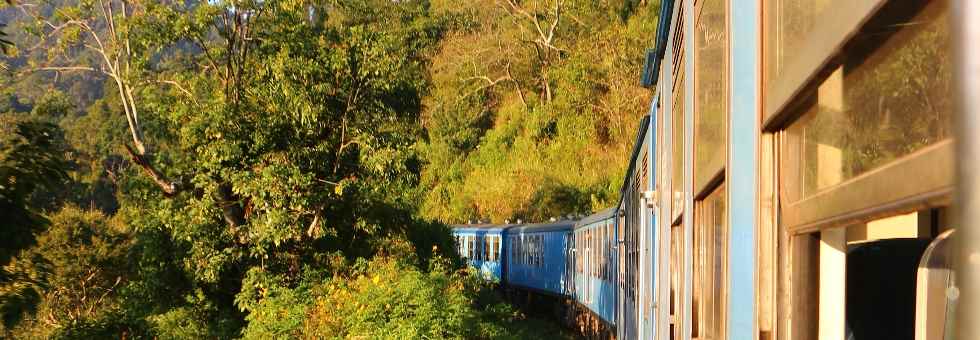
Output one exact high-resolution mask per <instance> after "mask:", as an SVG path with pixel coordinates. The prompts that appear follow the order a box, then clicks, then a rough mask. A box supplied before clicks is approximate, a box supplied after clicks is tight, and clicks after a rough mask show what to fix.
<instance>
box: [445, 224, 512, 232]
mask: <svg viewBox="0 0 980 340" xmlns="http://www.w3.org/2000/svg"><path fill="white" fill-rule="evenodd" d="M515 225H516V224H492V223H482V224H452V225H450V226H449V227H450V228H452V229H453V231H461V232H476V231H483V232H500V231H503V230H504V229H507V228H510V227H511V226H515Z"/></svg>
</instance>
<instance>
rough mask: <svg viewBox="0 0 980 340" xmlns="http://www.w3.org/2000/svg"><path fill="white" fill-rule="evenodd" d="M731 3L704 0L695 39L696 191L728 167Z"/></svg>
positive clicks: (698, 17)
mask: <svg viewBox="0 0 980 340" xmlns="http://www.w3.org/2000/svg"><path fill="white" fill-rule="evenodd" d="M727 3H728V1H725V0H702V1H700V2H699V4H698V6H700V9H699V11H700V13H698V15H697V16H696V17H697V20H696V21H695V30H696V32H695V39H694V94H695V97H694V99H695V102H694V190H695V191H696V192H699V191H700V190H701V189H702V188H704V186H705V185H707V184H708V181H710V180H711V179H712V178H714V177H715V176H716V174H718V173H719V172H721V170H722V168H723V167H724V166H725V157H726V156H727V154H726V153H725V150H726V145H727V143H726V141H725V136H726V131H725V130H726V129H727V126H728V124H727V117H728V66H727V65H728V29H727V27H728V20H727V17H728V9H727V5H726V4H727Z"/></svg>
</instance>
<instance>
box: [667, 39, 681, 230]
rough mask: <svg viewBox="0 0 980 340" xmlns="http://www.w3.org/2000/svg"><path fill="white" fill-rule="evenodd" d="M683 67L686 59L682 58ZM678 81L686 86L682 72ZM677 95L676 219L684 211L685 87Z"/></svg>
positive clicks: (674, 134)
mask: <svg viewBox="0 0 980 340" xmlns="http://www.w3.org/2000/svg"><path fill="white" fill-rule="evenodd" d="M680 62H681V65H682V66H681V67H684V66H683V63H684V57H681V58H680ZM679 77H680V78H679V79H678V81H679V82H680V84H684V72H683V71H681V72H680V75H679ZM675 88H676V89H677V93H676V95H675V96H674V108H673V110H672V112H671V115H672V118H671V122H672V123H673V125H674V131H672V134H671V137H673V141H672V142H671V148H672V149H673V151H672V153H673V160H672V161H671V180H670V182H671V188H673V204H672V205H671V206H672V207H673V208H672V212H673V214H672V215H671V217H672V218H673V217H676V216H677V215H679V214H680V213H681V211H682V210H683V209H684V86H683V85H681V86H677V87H675Z"/></svg>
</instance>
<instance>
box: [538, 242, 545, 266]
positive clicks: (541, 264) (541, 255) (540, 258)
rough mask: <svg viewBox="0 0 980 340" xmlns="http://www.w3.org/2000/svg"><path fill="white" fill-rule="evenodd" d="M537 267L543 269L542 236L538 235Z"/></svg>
mask: <svg viewBox="0 0 980 340" xmlns="http://www.w3.org/2000/svg"><path fill="white" fill-rule="evenodd" d="M538 244H539V245H540V247H538V267H544V235H538Z"/></svg>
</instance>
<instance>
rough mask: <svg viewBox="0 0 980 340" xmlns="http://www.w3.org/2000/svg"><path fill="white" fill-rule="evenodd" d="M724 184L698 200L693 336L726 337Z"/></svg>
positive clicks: (726, 233)
mask: <svg viewBox="0 0 980 340" xmlns="http://www.w3.org/2000/svg"><path fill="white" fill-rule="evenodd" d="M725 197H726V195H725V186H724V184H722V186H720V187H718V188H717V189H715V190H714V191H713V192H712V193H711V194H710V195H708V196H707V197H705V199H704V200H703V201H701V202H698V207H697V212H696V214H697V217H696V220H695V223H696V225H695V227H694V246H695V250H694V252H695V254H694V268H695V271H694V284H693V286H692V288H693V292H692V293H693V294H692V297H693V299H694V301H695V303H694V305H693V308H695V310H694V311H693V312H694V315H696V317H694V319H693V320H694V324H693V325H692V330H693V333H694V334H693V336H694V337H698V338H700V339H724V338H725V320H726V318H725V315H726V314H725V304H724V301H725V288H726V285H725V280H726V275H727V272H726V270H725V268H726V266H727V261H726V260H725V259H726V253H727V249H728V225H727V224H726V220H725V215H726V214H725V209H726V204H725Z"/></svg>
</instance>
